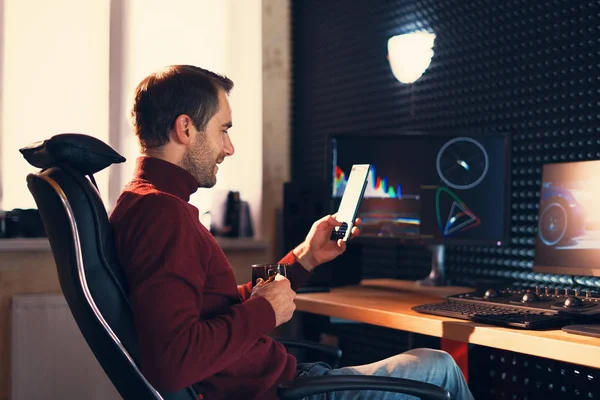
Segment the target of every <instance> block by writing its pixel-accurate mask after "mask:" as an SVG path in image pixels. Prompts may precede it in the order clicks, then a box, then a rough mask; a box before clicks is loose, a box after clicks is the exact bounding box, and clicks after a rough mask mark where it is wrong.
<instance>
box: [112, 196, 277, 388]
mask: <svg viewBox="0 0 600 400" xmlns="http://www.w3.org/2000/svg"><path fill="white" fill-rule="evenodd" d="M130 211H131V212H130V213H129V214H128V215H129V217H128V218H127V219H126V221H122V223H123V225H122V226H121V227H117V228H118V229H116V236H117V243H120V244H121V245H126V246H128V248H125V249H120V250H121V251H119V249H118V252H119V255H120V258H121V260H122V262H125V263H126V264H127V267H126V271H127V273H128V278H129V280H130V287H131V293H130V301H131V306H132V309H133V315H134V322H135V326H136V330H137V335H138V341H139V346H140V361H141V367H142V371H144V374H145V375H146V376H147V377H148V379H149V381H150V382H151V383H153V384H154V385H156V387H157V388H158V389H159V390H165V391H175V390H179V389H182V388H184V387H186V386H189V385H191V384H193V383H196V382H200V381H202V380H204V379H205V378H207V377H209V376H212V375H214V374H215V373H217V372H219V371H221V370H223V369H224V368H226V367H227V366H229V365H231V364H232V363H234V362H235V360H236V359H237V358H238V357H239V356H240V355H242V354H244V353H246V352H247V351H248V350H250V349H251V348H252V347H253V346H254V345H255V344H256V342H257V340H258V339H259V338H260V337H261V336H262V335H264V334H266V333H268V332H269V331H271V330H272V329H273V328H274V327H275V313H274V311H273V308H272V307H271V305H270V304H269V302H268V300H266V299H264V298H262V297H257V298H252V299H250V300H248V301H246V302H243V303H239V304H234V305H232V306H230V307H229V308H228V309H227V310H226V312H224V313H222V314H220V315H215V316H212V317H211V318H208V319H201V317H200V311H199V310H201V309H202V302H203V287H204V284H205V280H206V277H207V275H208V274H209V273H210V271H209V270H208V265H206V261H205V263H204V264H203V263H202V262H201V261H200V260H210V257H211V254H210V252H211V249H210V247H209V246H206V243H203V240H207V239H203V238H202V235H200V233H199V230H198V229H199V228H198V227H197V226H195V225H194V224H193V223H190V215H189V212H188V211H187V210H185V208H184V207H183V205H182V204H179V201H178V200H176V199H172V198H169V197H168V196H163V195H149V196H145V197H144V199H143V200H141V201H139V202H138V204H137V205H136V206H135V207H134V209H132V210H130ZM117 247H118V245H117ZM123 255H125V256H123Z"/></svg>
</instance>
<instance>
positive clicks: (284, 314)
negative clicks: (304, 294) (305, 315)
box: [250, 274, 296, 326]
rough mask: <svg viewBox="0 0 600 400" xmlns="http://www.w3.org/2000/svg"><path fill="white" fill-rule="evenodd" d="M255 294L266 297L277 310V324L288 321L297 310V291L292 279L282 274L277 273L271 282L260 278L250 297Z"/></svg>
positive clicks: (274, 309)
mask: <svg viewBox="0 0 600 400" xmlns="http://www.w3.org/2000/svg"><path fill="white" fill-rule="evenodd" d="M255 296H260V297H264V298H265V299H267V300H268V301H269V303H271V307H273V311H275V326H279V325H281V324H284V323H286V322H288V321H289V320H290V319H291V318H292V315H293V314H294V311H295V310H296V304H295V303H294V299H295V298H296V292H294V291H293V290H292V287H291V285H290V281H289V280H288V279H287V278H286V277H285V276H283V275H281V274H277V275H276V276H275V279H274V280H273V281H272V282H269V283H267V282H265V281H263V280H262V279H260V278H258V280H257V281H256V286H254V288H253V289H252V294H251V295H250V297H255Z"/></svg>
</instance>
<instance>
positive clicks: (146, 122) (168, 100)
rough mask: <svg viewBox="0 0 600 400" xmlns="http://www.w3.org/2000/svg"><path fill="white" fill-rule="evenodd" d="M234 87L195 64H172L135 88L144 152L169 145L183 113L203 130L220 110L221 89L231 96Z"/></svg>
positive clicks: (136, 125) (134, 117)
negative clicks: (176, 124) (170, 133)
mask: <svg viewBox="0 0 600 400" xmlns="http://www.w3.org/2000/svg"><path fill="white" fill-rule="evenodd" d="M232 88H233V82H232V81H231V80H230V79H229V78H227V77H225V76H222V75H219V74H216V73H214V72H211V71H208V70H205V69H202V68H199V67H195V66H192V65H172V66H170V67H167V68H166V69H165V70H163V71H160V72H155V73H153V74H151V75H149V76H148V77H146V78H145V79H144V80H143V81H141V82H140V83H139V85H138V86H137V88H136V89H135V97H134V100H133V107H132V109H131V123H132V125H133V130H134V132H135V134H136V135H137V137H138V138H139V140H140V145H141V146H142V149H148V148H153V147H158V146H162V145H163V144H166V143H168V142H169V132H170V131H171V129H173V126H174V124H175V120H176V119H177V117H179V116H180V115H182V114H186V115H188V116H189V117H190V118H191V119H192V121H193V123H194V125H195V127H196V129H198V130H199V131H203V130H204V129H205V128H206V124H207V123H208V121H209V120H210V119H211V118H212V117H213V115H215V114H216V113H217V111H219V90H220V89H222V90H224V91H225V92H226V93H227V94H229V92H230V91H231V89H232Z"/></svg>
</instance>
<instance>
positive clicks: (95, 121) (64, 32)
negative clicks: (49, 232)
mask: <svg viewBox="0 0 600 400" xmlns="http://www.w3.org/2000/svg"><path fill="white" fill-rule="evenodd" d="M0 12H1V10H0ZM3 21H4V26H0V30H1V31H2V34H0V38H2V37H3V39H4V42H3V46H2V48H3V54H2V56H1V62H2V67H1V69H0V71H2V76H1V77H0V80H1V81H2V84H1V85H0V87H1V88H2V93H1V96H2V100H1V101H0V105H1V106H2V109H1V110H0V116H1V120H0V135H1V136H0V137H1V140H2V146H1V149H2V153H1V154H0V165H1V168H0V171H1V173H0V175H1V178H0V182H1V187H2V196H1V199H0V200H1V201H0V207H1V208H2V209H5V210H10V209H12V208H16V207H20V208H29V207H33V208H34V207H35V202H34V201H33V198H32V197H31V194H30V193H29V191H28V190H27V187H26V183H25V177H26V175H27V174H28V173H29V172H33V171H35V168H33V167H30V166H29V164H28V163H27V162H26V161H25V159H24V158H23V157H22V156H21V154H20V153H19V152H18V149H19V148H21V147H23V146H25V145H27V144H29V143H31V142H34V141H38V140H42V139H45V138H48V137H50V136H52V135H54V134H56V133H63V132H82V133H87V134H89V135H92V136H96V137H98V138H100V139H103V140H107V139H108V54H109V48H108V44H109V2H108V1H107V0H106V1H91V2H87V1H85V2H84V1H80V0H53V1H43V0H4V15H3ZM97 178H98V179H97V180H98V184H99V185H100V189H101V190H102V193H106V189H107V187H108V182H107V178H108V177H107V174H106V173H100V174H98V177H97Z"/></svg>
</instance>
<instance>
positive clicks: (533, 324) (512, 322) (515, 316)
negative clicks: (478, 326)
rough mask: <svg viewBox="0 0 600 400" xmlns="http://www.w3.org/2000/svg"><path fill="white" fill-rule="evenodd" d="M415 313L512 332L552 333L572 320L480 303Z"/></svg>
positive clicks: (446, 303)
mask: <svg viewBox="0 0 600 400" xmlns="http://www.w3.org/2000/svg"><path fill="white" fill-rule="evenodd" d="M412 309H413V310H415V311H418V312H420V313H424V314H432V315H441V316H444V317H452V318H459V319H466V320H469V321H473V322H482V323H485V324H491V325H498V326H506V327H510V328H522V329H552V328H561V327H563V326H565V325H569V324H570V323H572V320H571V319H570V318H568V317H565V316H561V315H557V314H555V313H553V312H551V311H546V310H539V309H537V310H536V309H527V308H523V307H511V306H506V305H502V304H491V303H490V304H482V303H481V302H473V303H471V302H467V301H457V300H446V301H444V302H443V303H434V304H423V305H419V306H415V307H412Z"/></svg>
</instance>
